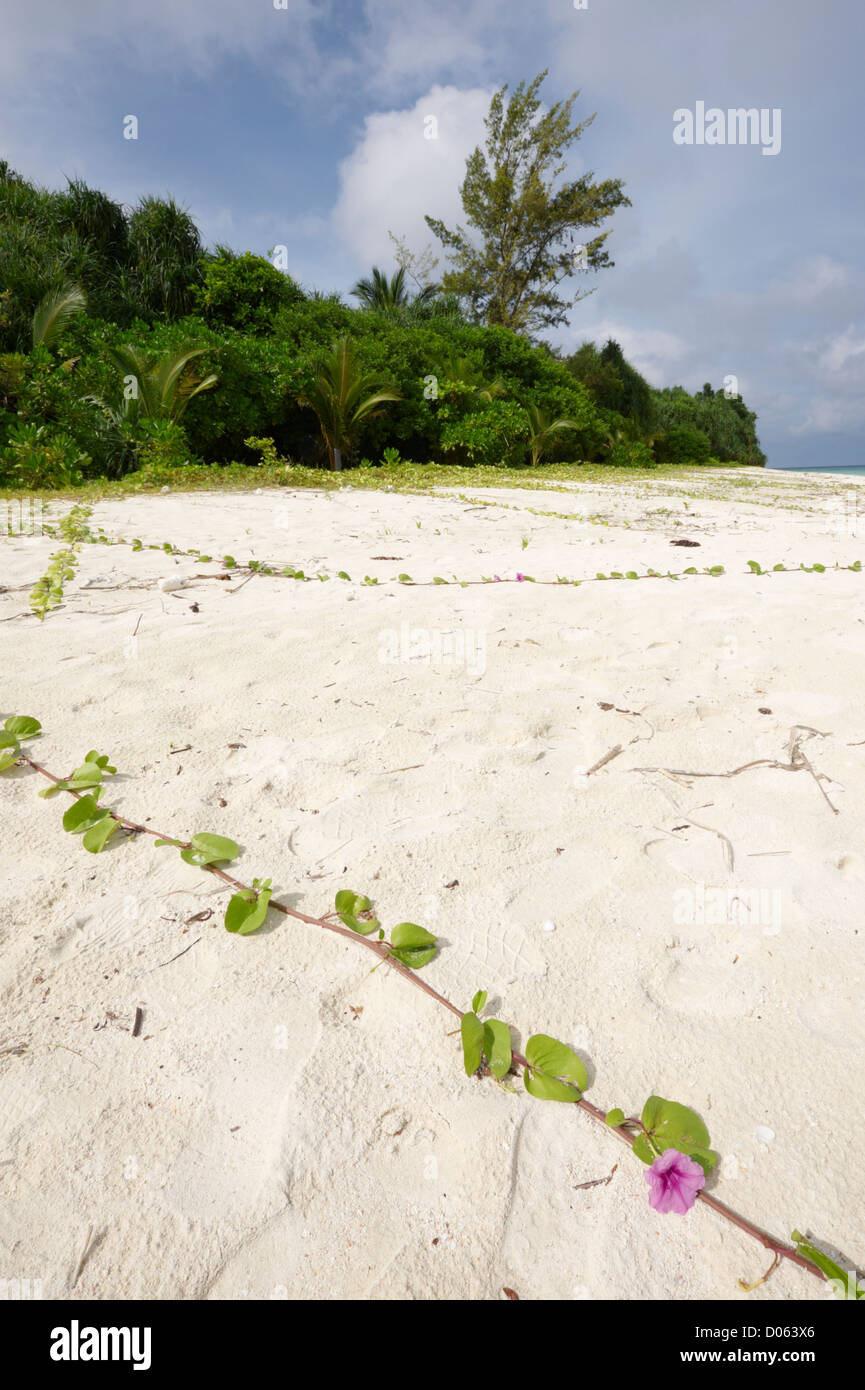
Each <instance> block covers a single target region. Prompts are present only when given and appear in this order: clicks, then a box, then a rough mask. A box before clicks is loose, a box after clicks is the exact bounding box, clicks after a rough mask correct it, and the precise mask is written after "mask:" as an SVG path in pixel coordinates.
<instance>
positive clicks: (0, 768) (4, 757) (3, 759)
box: [0, 748, 20, 772]
mask: <svg viewBox="0 0 865 1390" xmlns="http://www.w3.org/2000/svg"><path fill="white" fill-rule="evenodd" d="M19 751H20V750H19V749H15V748H13V749H12V751H11V752H8V753H0V772H5V771H6V769H7V768H8V767H14V766H15V763H16V762H17V761H18V753H19Z"/></svg>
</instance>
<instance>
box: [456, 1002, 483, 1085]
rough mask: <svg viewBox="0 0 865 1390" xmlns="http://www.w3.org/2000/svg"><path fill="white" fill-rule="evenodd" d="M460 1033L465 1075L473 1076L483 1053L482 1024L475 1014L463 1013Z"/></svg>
mask: <svg viewBox="0 0 865 1390" xmlns="http://www.w3.org/2000/svg"><path fill="white" fill-rule="evenodd" d="M460 1033H461V1034H462V1040H463V1065H464V1066H465V1069H466V1076H474V1074H475V1072H476V1071H477V1069H478V1067H479V1066H480V1064H481V1061H482V1059H483V1054H484V1025H483V1024H482V1023H481V1021H480V1019H479V1018H478V1016H477V1014H475V1013H467V1014H463V1016H462V1019H461V1021H460Z"/></svg>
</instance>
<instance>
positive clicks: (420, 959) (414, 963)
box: [391, 946, 436, 970]
mask: <svg viewBox="0 0 865 1390" xmlns="http://www.w3.org/2000/svg"><path fill="white" fill-rule="evenodd" d="M435 953H436V948H435V946H403V947H401V948H400V949H399V950H398V951H391V955H392V956H393V957H394V958H395V959H396V960H398V961H399V962H400V963H401V964H402V965H407V966H408V967H409V969H411V970H420V969H421V968H422V966H424V965H429V963H430V961H431V960H432V958H433V956H434V955H435Z"/></svg>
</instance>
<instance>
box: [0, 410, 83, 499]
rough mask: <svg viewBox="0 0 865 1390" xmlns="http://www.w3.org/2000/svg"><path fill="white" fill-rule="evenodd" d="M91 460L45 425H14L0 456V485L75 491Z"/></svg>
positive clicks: (72, 441) (65, 436)
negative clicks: (72, 489)
mask: <svg viewBox="0 0 865 1390" xmlns="http://www.w3.org/2000/svg"><path fill="white" fill-rule="evenodd" d="M89 464H90V459H89V458H88V457H87V455H86V454H84V453H82V452H81V450H80V449H79V447H78V445H77V444H76V442H75V440H74V439H71V438H70V437H69V435H67V434H63V433H61V432H60V431H59V430H53V431H49V428H48V426H47V425H36V424H24V423H22V422H18V423H17V424H15V425H13V427H12V429H11V430H10V432H9V437H8V440H7V442H6V446H5V448H4V449H3V450H2V452H0V485H2V486H3V487H20V488H28V489H29V488H60V487H64V488H65V487H77V486H78V484H79V483H81V482H83V481H84V473H85V471H86V470H87V468H88V466H89Z"/></svg>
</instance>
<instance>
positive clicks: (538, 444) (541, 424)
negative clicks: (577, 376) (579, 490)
mask: <svg viewBox="0 0 865 1390" xmlns="http://www.w3.org/2000/svg"><path fill="white" fill-rule="evenodd" d="M523 409H524V410H525V412H526V414H527V415H528V417H529V448H530V449H531V451H532V467H533V468H536V467H537V465H538V463H539V462H540V460H541V456H542V455H543V454H545V453H546V452H547V450H548V449H549V448H550V446H551V445H552V444H553V443H555V436H556V435H557V434H561V433H562V431H563V430H576V429H579V425H578V424H577V423H576V421H575V420H566V419H564V418H562V419H559V420H551V419H550V417H549V415H548V414H547V413H546V411H544V410H541V409H540V407H539V406H536V405H529V404H527V403H525V402H524V403H523Z"/></svg>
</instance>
